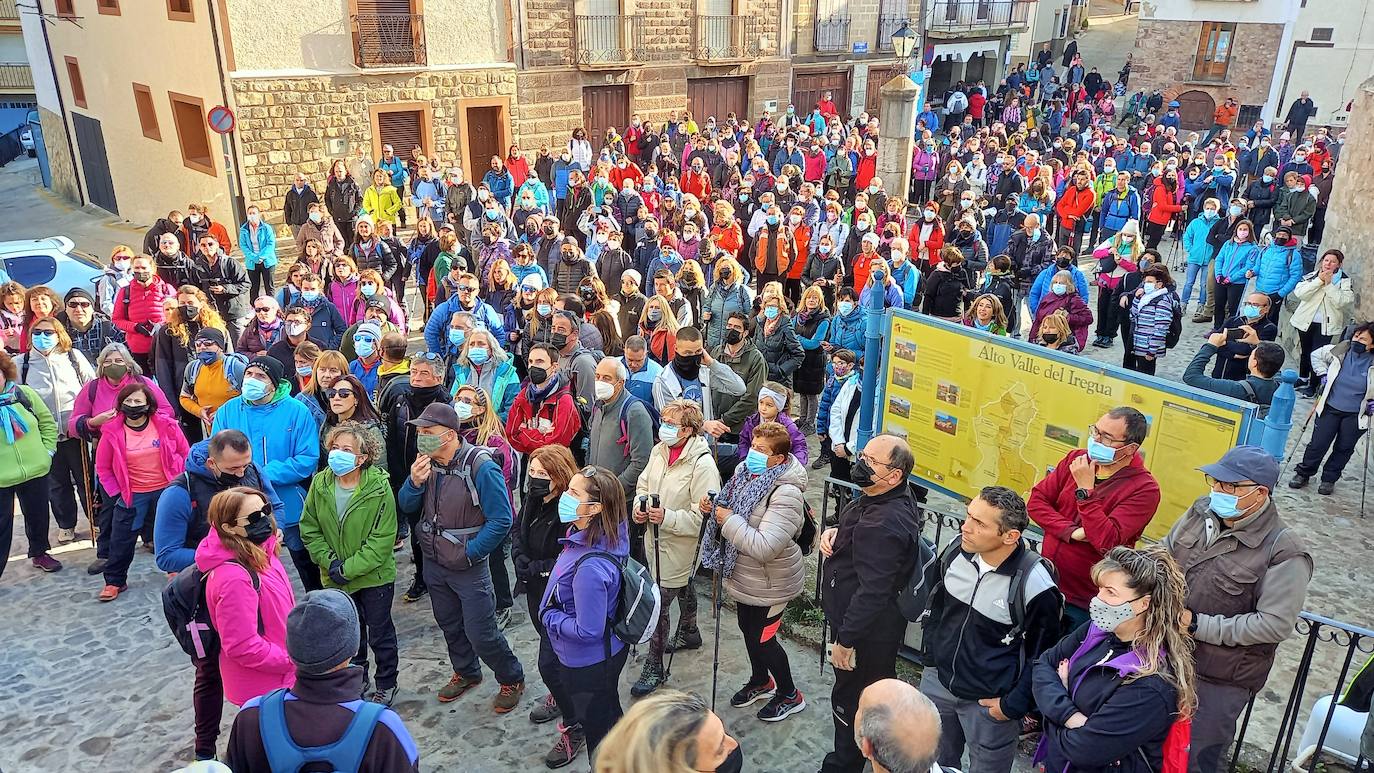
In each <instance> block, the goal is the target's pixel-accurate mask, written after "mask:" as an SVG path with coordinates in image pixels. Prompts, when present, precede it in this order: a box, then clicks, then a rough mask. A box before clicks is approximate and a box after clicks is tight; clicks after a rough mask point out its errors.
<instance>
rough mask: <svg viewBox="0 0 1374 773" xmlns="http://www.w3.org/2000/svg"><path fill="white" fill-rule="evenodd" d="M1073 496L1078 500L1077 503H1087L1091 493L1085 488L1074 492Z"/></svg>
mask: <svg viewBox="0 0 1374 773" xmlns="http://www.w3.org/2000/svg"><path fill="white" fill-rule="evenodd" d="M1073 495H1074V496H1075V497H1077V498H1078V501H1079V502H1084V501H1087V499H1088V497H1090V496H1092V492H1091V491H1089V490H1087V489H1085V488H1080V489H1077V490H1075V491H1074V492H1073Z"/></svg>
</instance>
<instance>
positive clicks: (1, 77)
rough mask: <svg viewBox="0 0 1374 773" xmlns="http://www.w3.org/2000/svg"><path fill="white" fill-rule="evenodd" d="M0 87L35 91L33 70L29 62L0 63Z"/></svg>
mask: <svg viewBox="0 0 1374 773" xmlns="http://www.w3.org/2000/svg"><path fill="white" fill-rule="evenodd" d="M0 89H23V90H25V91H33V70H30V69H29V66H28V64H26V63H21V64H9V63H6V64H0Z"/></svg>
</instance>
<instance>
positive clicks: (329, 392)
mask: <svg viewBox="0 0 1374 773" xmlns="http://www.w3.org/2000/svg"><path fill="white" fill-rule="evenodd" d="M324 396H325V397H328V398H329V399H330V400H333V399H334V398H336V397H352V396H353V390H352V389H346V388H345V389H326V390H324Z"/></svg>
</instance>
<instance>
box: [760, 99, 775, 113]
mask: <svg viewBox="0 0 1374 773" xmlns="http://www.w3.org/2000/svg"><path fill="white" fill-rule="evenodd" d="M763 109H764V110H766V111H768V112H770V113H776V112H778V100H776V99H765V100H763Z"/></svg>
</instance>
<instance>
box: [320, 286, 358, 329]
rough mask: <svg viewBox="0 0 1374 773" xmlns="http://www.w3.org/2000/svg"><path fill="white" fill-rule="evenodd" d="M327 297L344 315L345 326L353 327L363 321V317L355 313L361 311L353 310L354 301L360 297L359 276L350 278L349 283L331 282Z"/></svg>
mask: <svg viewBox="0 0 1374 773" xmlns="http://www.w3.org/2000/svg"><path fill="white" fill-rule="evenodd" d="M325 297H327V298H328V299H329V302H330V303H333V304H334V308H336V309H338V310H339V314H341V315H343V320H344V324H345V325H352V324H353V323H355V322H357V321H358V320H360V319H362V315H360V314H357V313H355V312H357V311H360V309H355V308H353V301H354V300H355V299H356V298H357V297H358V275H357V274H354V275H353V276H351V277H349V278H348V281H347V282H342V281H339V280H337V279H335V280H334V281H332V282H330V283H329V291H328V292H326V293H325Z"/></svg>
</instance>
